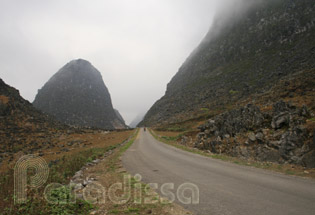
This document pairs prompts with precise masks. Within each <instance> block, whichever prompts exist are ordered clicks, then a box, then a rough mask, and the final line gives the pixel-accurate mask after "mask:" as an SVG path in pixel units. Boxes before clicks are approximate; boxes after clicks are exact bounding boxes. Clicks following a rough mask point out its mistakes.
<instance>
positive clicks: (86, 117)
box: [33, 59, 126, 130]
mask: <svg viewBox="0 0 315 215" xmlns="http://www.w3.org/2000/svg"><path fill="white" fill-rule="evenodd" d="M33 105H34V106H35V107H36V108H38V109H39V110H41V111H43V112H45V113H47V114H50V115H52V116H54V117H56V118H57V119H58V120H60V121H61V122H64V123H66V124H69V125H75V126H80V127H95V128H102V129H109V130H111V129H116V128H125V127H126V126H125V124H124V122H123V120H121V117H118V116H117V114H116V112H115V110H114V109H113V105H112V101H111V97H110V94H109V92H108V89H107V87H106V86H105V84H104V82H103V79H102V76H101V73H100V72H99V71H98V70H97V69H96V68H95V67H93V66H92V64H91V63H90V62H88V61H86V60H82V59H79V60H73V61H71V62H69V63H68V64H66V65H65V66H64V67H62V68H61V69H60V70H59V71H58V72H57V73H56V74H55V75H54V76H53V77H52V78H51V79H50V80H49V81H48V82H47V83H46V84H45V85H44V86H43V88H42V89H40V90H39V91H38V94H37V96H36V98H35V100H34V102H33Z"/></svg>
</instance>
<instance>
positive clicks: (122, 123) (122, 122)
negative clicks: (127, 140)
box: [114, 109, 127, 129]
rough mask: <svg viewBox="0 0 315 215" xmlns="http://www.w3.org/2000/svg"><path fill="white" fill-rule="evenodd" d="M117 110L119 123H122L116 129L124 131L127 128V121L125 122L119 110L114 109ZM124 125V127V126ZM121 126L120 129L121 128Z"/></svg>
mask: <svg viewBox="0 0 315 215" xmlns="http://www.w3.org/2000/svg"><path fill="white" fill-rule="evenodd" d="M114 110H115V113H116V116H117V118H118V119H119V121H120V123H121V124H120V125H117V126H116V128H119V129H124V128H126V127H127V126H125V124H126V123H125V120H124V118H123V117H122V115H121V114H120V113H119V110H117V109H114ZM122 125H123V126H122ZM119 126H120V127H119Z"/></svg>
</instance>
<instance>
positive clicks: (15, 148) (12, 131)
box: [0, 79, 71, 164]
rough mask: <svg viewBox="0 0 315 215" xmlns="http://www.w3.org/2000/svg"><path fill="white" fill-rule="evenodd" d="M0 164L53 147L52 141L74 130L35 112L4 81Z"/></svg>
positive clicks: (0, 99)
mask: <svg viewBox="0 0 315 215" xmlns="http://www.w3.org/2000/svg"><path fill="white" fill-rule="evenodd" d="M0 128H1V129H0V140H1V141H0V164H1V161H3V160H6V159H7V160H8V161H12V159H13V155H14V154H15V153H24V154H27V153H34V151H39V150H42V149H46V148H50V147H53V146H54V145H55V144H56V143H55V142H53V141H52V139H53V138H54V137H55V136H56V135H58V134H62V133H66V132H68V131H69V132H71V128H69V127H68V126H66V125H64V124H61V123H59V122H58V121H57V120H55V119H53V118H51V117H50V116H47V115H45V114H43V113H42V112H40V111H39V110H37V109H35V108H34V107H33V105H32V104H31V103H30V102H28V101H27V100H25V99H23V98H22V97H21V96H20V94H19V91H18V90H16V89H15V88H13V87H10V86H9V85H7V84H6V83H5V82H4V81H3V80H2V79H0Z"/></svg>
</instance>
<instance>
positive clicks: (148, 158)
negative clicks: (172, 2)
mask: <svg viewBox="0 0 315 215" xmlns="http://www.w3.org/2000/svg"><path fill="white" fill-rule="evenodd" d="M122 160H123V165H124V167H125V168H126V169H127V171H128V172H130V173H131V174H132V175H135V174H140V175H141V176H142V179H143V182H145V183H157V184H158V186H159V189H160V187H161V186H162V185H163V184H165V183H174V184H175V187H174V190H172V192H173V193H174V194H175V195H176V191H177V189H178V187H179V186H180V185H181V184H184V183H192V184H195V185H197V187H198V188H199V204H188V205H186V204H182V203H181V202H180V201H179V199H178V198H177V197H176V196H175V197H176V203H179V204H181V205H182V206H183V207H184V208H186V209H188V210H190V211H192V212H193V213H195V214H196V215H198V214H204V215H212V214H214V215H216V214H218V215H224V214H233V215H234V214H240V215H246V214H249V215H256V214H257V215H261V214H265V215H273V214H274V215H281V214H285V215H288V214H297V215H304V214H310V215H312V214H315V181H314V180H311V179H303V178H299V177H294V176H286V175H282V174H278V173H274V172H269V171H265V170H261V169H257V168H253V167H246V166H240V165H237V164H233V163H228V162H223V161H220V160H216V159H212V158H208V157H204V156H201V155H197V154H193V153H189V152H186V151H182V150H180V149H177V148H175V147H172V146H169V145H166V144H164V143H161V142H159V141H157V140H156V139H154V137H153V136H152V135H151V134H150V133H149V132H148V131H146V132H144V131H143V130H141V131H140V133H139V135H138V137H137V139H136V141H135V142H134V144H133V145H132V146H131V147H130V148H129V149H128V150H127V152H126V153H125V154H124V156H123V158H122ZM159 189H158V190H157V191H159V192H160V190H159ZM190 194H191V192H189V191H187V192H185V196H186V197H189V196H190Z"/></svg>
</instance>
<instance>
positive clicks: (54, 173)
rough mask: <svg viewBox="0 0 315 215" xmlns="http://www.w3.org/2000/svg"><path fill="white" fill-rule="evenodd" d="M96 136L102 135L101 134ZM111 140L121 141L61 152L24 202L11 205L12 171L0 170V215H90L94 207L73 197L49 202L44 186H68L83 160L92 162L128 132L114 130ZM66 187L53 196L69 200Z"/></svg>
mask: <svg viewBox="0 0 315 215" xmlns="http://www.w3.org/2000/svg"><path fill="white" fill-rule="evenodd" d="M96 135H97V137H96V138H97V139H101V138H103V137H104V136H103V134H102V135H100V136H99V134H96ZM113 135H116V136H115V137H116V138H115V140H114V141H120V142H116V143H114V142H111V143H109V142H106V141H105V143H104V144H103V145H100V144H97V145H96V147H93V146H92V147H91V148H89V149H82V150H80V151H75V152H74V153H72V154H65V155H62V156H61V157H60V158H59V159H57V160H56V161H55V162H54V163H50V164H49V177H48V180H47V182H46V183H45V185H44V186H42V187H40V188H37V189H28V192H27V201H26V202H25V203H23V204H14V176H13V175H14V172H13V169H10V170H9V171H7V172H2V173H1V176H0V190H1V193H0V195H1V197H2V198H3V199H2V200H1V202H0V214H1V215H7V214H17V215H18V214H23V215H24V214H32V215H37V214H38V215H39V214H52V215H68V214H69V215H70V214H76V215H77V214H78V215H79V214H82V215H83V214H84V215H85V214H89V211H91V210H92V209H94V208H95V206H93V205H92V204H90V203H89V202H86V201H81V200H76V202H75V203H67V204H63V203H61V202H58V201H57V202H58V203H57V204H50V203H48V202H47V201H46V200H45V199H44V197H43V196H44V195H43V193H44V189H45V186H46V185H48V184H51V183H59V184H62V185H67V184H69V182H70V178H71V177H72V176H73V175H74V174H75V172H77V171H79V170H80V169H81V168H82V166H84V165H85V164H86V163H88V162H91V161H93V160H95V159H97V158H100V157H101V156H103V155H104V153H106V152H107V151H109V150H113V149H115V148H117V147H118V146H119V145H120V144H121V141H123V140H124V139H125V137H127V136H128V135H129V133H127V132H126V133H124V134H122V133H115V134H113ZM28 175H29V176H31V175H32V171H30V172H28ZM68 189H70V188H69V187H67V186H63V187H61V188H58V189H55V190H54V191H53V198H54V199H57V200H60V199H65V198H66V199H68V200H70V199H71V198H73V196H70V195H69V193H71V192H69V190H68Z"/></svg>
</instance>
